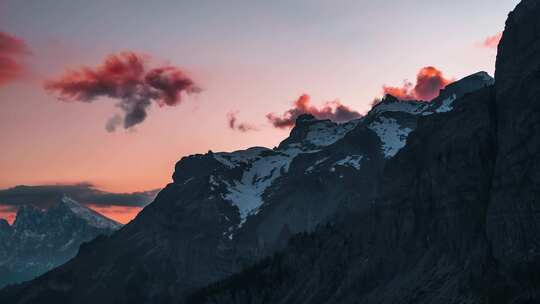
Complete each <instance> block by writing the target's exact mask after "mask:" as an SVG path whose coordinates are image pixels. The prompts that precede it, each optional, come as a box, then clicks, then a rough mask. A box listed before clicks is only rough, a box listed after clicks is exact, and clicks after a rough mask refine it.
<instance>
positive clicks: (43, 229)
mask: <svg viewBox="0 0 540 304" xmlns="http://www.w3.org/2000/svg"><path fill="white" fill-rule="evenodd" d="M120 226H121V225H120V224H118V223H116V222H114V221H112V220H109V219H107V218H105V217H103V216H101V215H99V214H97V213H95V212H93V211H92V210H90V209H88V208H86V207H84V206H82V205H80V204H79V203H77V202H75V201H73V200H71V199H69V198H67V197H64V198H62V199H61V200H60V202H59V203H58V204H57V206H55V207H53V208H51V209H48V210H47V211H42V210H39V209H37V208H35V207H32V206H22V207H21V208H20V209H19V211H18V212H17V218H16V220H15V223H14V224H13V226H10V225H9V224H8V223H7V222H6V221H4V220H1V221H0V286H4V285H7V284H13V283H19V282H22V281H25V280H30V279H33V278H35V277H37V276H39V275H41V274H43V273H45V272H47V271H49V270H51V269H52V268H54V267H56V266H58V265H61V264H63V263H65V262H66V261H68V260H69V259H71V258H72V257H74V256H75V255H76V254H77V251H78V249H79V245H80V244H81V243H83V242H87V241H90V240H92V239H94V238H95V237H96V236H98V235H100V234H111V233H112V232H114V231H116V230H118V229H119V228H120Z"/></svg>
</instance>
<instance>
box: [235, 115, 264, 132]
mask: <svg viewBox="0 0 540 304" xmlns="http://www.w3.org/2000/svg"><path fill="white" fill-rule="evenodd" d="M237 114H238V112H229V113H227V125H228V126H229V129H231V130H235V131H240V132H242V133H246V132H249V131H258V130H259V129H257V127H255V126H254V125H252V124H249V123H244V122H238V118H237V117H236V115H237Z"/></svg>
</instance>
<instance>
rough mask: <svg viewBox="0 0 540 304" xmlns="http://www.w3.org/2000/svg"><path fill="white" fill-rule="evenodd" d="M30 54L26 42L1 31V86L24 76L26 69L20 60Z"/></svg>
mask: <svg viewBox="0 0 540 304" xmlns="http://www.w3.org/2000/svg"><path fill="white" fill-rule="evenodd" d="M29 54H31V52H30V49H29V48H28V46H27V45H26V42H25V41H24V40H22V39H20V38H18V37H15V36H13V35H10V34H8V33H6V32H2V31H0V85H3V84H5V83H8V82H11V81H14V80H16V79H17V78H19V77H20V76H21V75H22V74H23V72H24V70H25V67H24V65H23V64H22V63H21V60H20V59H21V58H22V57H23V56H25V55H29Z"/></svg>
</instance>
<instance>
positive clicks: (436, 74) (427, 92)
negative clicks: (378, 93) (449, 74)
mask: <svg viewBox="0 0 540 304" xmlns="http://www.w3.org/2000/svg"><path fill="white" fill-rule="evenodd" d="M452 82H453V80H452V79H448V78H446V77H445V76H444V75H443V72H442V71H440V70H438V69H437V68H435V67H432V66H428V67H424V68H422V69H420V71H419V72H418V74H417V76H416V84H413V83H412V82H409V81H408V80H405V81H404V82H403V85H402V86H401V87H392V86H386V85H385V86H383V92H384V94H390V95H392V96H394V97H396V98H398V99H400V100H424V101H430V100H432V99H433V98H435V97H437V96H438V95H439V92H440V90H442V89H444V88H445V87H446V86H447V85H449V84H450V83H452Z"/></svg>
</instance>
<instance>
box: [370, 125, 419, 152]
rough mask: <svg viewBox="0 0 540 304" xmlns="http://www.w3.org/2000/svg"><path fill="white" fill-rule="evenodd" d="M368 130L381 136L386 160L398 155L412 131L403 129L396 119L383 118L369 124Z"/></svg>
mask: <svg viewBox="0 0 540 304" xmlns="http://www.w3.org/2000/svg"><path fill="white" fill-rule="evenodd" d="M368 128H370V129H371V130H372V131H374V132H375V133H377V136H379V139H380V140H381V142H382V149H383V152H384V156H385V158H391V157H393V156H394V155H396V153H397V152H398V151H399V150H400V149H401V148H403V147H404V146H405V143H406V141H407V136H408V135H409V133H410V132H411V131H412V129H411V128H407V127H402V126H401V125H400V124H399V123H398V122H397V120H396V119H394V118H388V117H383V116H381V117H379V118H377V120H375V121H374V122H372V123H371V124H369V125H368Z"/></svg>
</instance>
